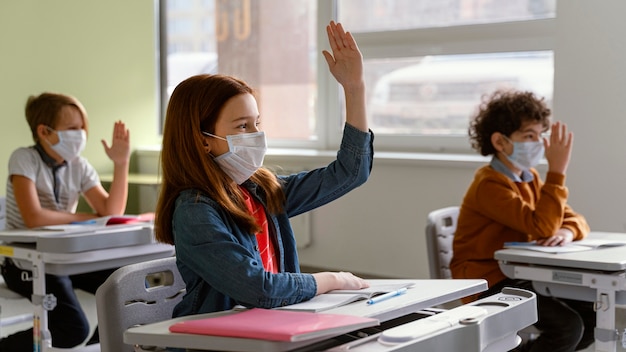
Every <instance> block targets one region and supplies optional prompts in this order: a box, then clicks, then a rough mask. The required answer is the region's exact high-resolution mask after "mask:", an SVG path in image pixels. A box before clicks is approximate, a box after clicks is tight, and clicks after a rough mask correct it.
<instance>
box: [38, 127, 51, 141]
mask: <svg viewBox="0 0 626 352" xmlns="http://www.w3.org/2000/svg"><path fill="white" fill-rule="evenodd" d="M49 134H50V129H48V126H46V125H44V124H39V125H37V136H38V137H39V139H41V138H43V137H46V136H48V135H49Z"/></svg>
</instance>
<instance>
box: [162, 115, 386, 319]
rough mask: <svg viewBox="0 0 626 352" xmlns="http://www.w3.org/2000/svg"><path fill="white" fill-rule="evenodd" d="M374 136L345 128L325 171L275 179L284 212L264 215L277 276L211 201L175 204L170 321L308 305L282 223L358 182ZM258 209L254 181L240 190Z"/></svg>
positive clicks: (307, 290) (189, 199)
mask: <svg viewBox="0 0 626 352" xmlns="http://www.w3.org/2000/svg"><path fill="white" fill-rule="evenodd" d="M373 138H374V137H373V134H372V133H371V132H369V133H366V132H362V131H359V130H357V129H356V128H354V127H352V126H349V125H346V126H345V129H344V135H343V140H342V143H341V147H340V150H339V152H338V153H337V159H336V160H335V161H333V162H332V163H331V164H329V165H328V166H327V167H324V168H319V169H315V170H312V171H308V172H301V173H298V174H293V175H290V176H279V178H280V180H281V182H282V184H283V190H284V193H285V198H286V199H285V204H284V212H283V213H281V214H275V215H274V214H270V213H269V212H268V213H267V215H268V227H269V233H270V238H273V239H274V244H275V250H276V256H277V260H278V265H279V271H280V272H279V273H276V274H272V273H268V272H266V271H265V269H264V268H263V262H262V260H261V255H260V253H259V250H258V246H257V242H256V237H255V236H254V235H251V234H249V233H248V232H246V231H245V230H244V229H242V228H241V227H240V226H238V224H237V223H235V221H233V218H232V217H231V216H230V214H229V213H228V212H227V211H225V210H224V208H222V207H221V206H220V205H219V204H218V203H217V202H215V201H214V200H213V199H211V198H210V197H209V196H207V195H206V194H203V193H202V192H201V191H199V190H193V189H190V190H185V191H183V192H181V193H180V195H179V196H178V198H177V199H176V204H175V209H174V214H173V218H172V231H173V233H174V243H175V247H176V258H177V260H176V263H177V266H178V269H179V271H180V273H181V275H182V277H183V279H184V281H185V283H186V289H187V292H186V294H185V296H184V297H183V300H182V301H181V302H180V303H179V304H178V305H177V306H176V308H175V309H174V313H173V316H174V317H179V316H185V315H191V314H199V313H210V312H216V311H222V310H228V309H232V308H233V307H234V306H235V305H244V306H247V307H258V308H273V307H278V306H284V305H289V304H294V303H299V302H302V301H305V300H308V299H310V298H312V297H314V296H315V294H316V291H317V285H316V282H315V279H314V278H313V276H312V275H311V274H304V273H300V264H299V261H298V253H297V250H296V241H295V237H294V234H293V230H292V229H291V225H290V224H289V218H290V217H292V216H296V215H298V214H302V213H305V212H307V211H310V210H312V209H315V208H317V207H320V206H322V205H324V204H327V203H329V202H331V201H333V200H335V199H337V198H339V197H341V196H343V195H344V194H346V193H348V192H349V191H350V190H352V189H354V188H356V187H358V186H360V185H361V184H363V183H364V182H365V181H366V180H367V178H368V177H369V174H370V172H371V168H372V161H373V155H374V152H373V143H372V142H373ZM242 186H243V187H246V189H247V190H248V191H249V192H250V195H251V196H252V197H254V198H255V199H256V200H257V201H258V202H259V203H261V204H263V206H265V204H266V202H265V195H264V194H263V193H262V192H261V191H260V190H259V189H258V188H257V186H256V184H254V183H252V182H251V181H249V180H248V181H246V182H244V183H243V185H242Z"/></svg>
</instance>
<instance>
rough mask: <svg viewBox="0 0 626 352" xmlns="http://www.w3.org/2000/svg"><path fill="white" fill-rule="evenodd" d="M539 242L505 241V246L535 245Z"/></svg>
mask: <svg viewBox="0 0 626 352" xmlns="http://www.w3.org/2000/svg"><path fill="white" fill-rule="evenodd" d="M536 244H537V241H530V242H504V245H505V246H534V245H536Z"/></svg>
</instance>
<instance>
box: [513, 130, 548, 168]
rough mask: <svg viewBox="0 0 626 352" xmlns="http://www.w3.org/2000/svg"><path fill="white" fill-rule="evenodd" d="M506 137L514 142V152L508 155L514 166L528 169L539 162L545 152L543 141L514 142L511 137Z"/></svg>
mask: <svg viewBox="0 0 626 352" xmlns="http://www.w3.org/2000/svg"><path fill="white" fill-rule="evenodd" d="M505 138H506V137H505ZM506 139H507V140H508V141H509V142H511V143H513V153H511V155H507V156H506V157H507V158H508V159H509V161H510V162H511V163H512V164H513V166H515V167H516V168H518V169H520V170H525V171H528V170H529V169H530V168H533V167H535V166H537V164H539V160H541V157H543V154H544V146H543V141H541V140H540V141H537V142H513V141H511V140H510V139H509V138H506Z"/></svg>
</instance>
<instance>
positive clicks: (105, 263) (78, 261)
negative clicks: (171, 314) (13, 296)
mask: <svg viewBox="0 0 626 352" xmlns="http://www.w3.org/2000/svg"><path fill="white" fill-rule="evenodd" d="M172 255H174V248H173V246H170V245H164V244H160V243H156V242H155V240H154V235H153V226H152V225H151V224H148V223H145V224H143V223H139V224H127V225H114V226H106V227H101V226H88V225H85V226H78V225H74V226H69V225H68V226H57V227H49V230H5V231H0V257H5V258H14V259H23V260H26V261H28V262H30V263H31V264H32V277H31V278H25V279H27V280H31V279H32V282H33V296H32V302H33V305H34V316H33V319H34V320H33V326H34V327H35V328H34V329H33V335H34V344H33V351H35V352H47V351H54V350H58V349H54V348H52V347H51V346H52V345H51V343H52V339H51V337H50V332H49V330H48V319H47V310H50V309H52V308H53V306H54V305H55V304H56V302H55V298H54V297H53V296H52V295H47V294H46V287H45V274H46V273H47V274H54V275H73V274H80V273H86V272H92V271H97V270H104V269H112V268H117V267H121V266H124V265H128V264H132V263H137V262H142V261H146V260H152V259H158V258H163V257H167V256H172Z"/></svg>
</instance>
